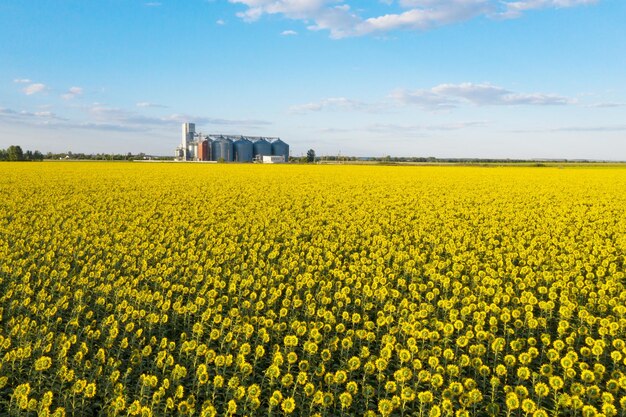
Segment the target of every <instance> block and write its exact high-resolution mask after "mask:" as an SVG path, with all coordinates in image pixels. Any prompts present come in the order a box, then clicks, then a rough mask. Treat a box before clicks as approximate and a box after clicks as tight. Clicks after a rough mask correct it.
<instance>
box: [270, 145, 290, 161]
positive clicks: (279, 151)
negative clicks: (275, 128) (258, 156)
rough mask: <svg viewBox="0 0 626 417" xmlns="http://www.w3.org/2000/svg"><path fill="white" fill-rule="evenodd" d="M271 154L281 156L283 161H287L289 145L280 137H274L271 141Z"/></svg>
mask: <svg viewBox="0 0 626 417" xmlns="http://www.w3.org/2000/svg"><path fill="white" fill-rule="evenodd" d="M272 155H274V156H282V157H284V158H285V162H289V145H287V144H286V143H285V142H283V141H282V140H280V139H276V140H275V141H274V142H272Z"/></svg>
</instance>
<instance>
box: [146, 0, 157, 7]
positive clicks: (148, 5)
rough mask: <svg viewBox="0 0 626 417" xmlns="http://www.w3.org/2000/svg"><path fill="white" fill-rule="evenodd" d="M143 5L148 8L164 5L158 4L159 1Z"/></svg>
mask: <svg viewBox="0 0 626 417" xmlns="http://www.w3.org/2000/svg"><path fill="white" fill-rule="evenodd" d="M143 5H144V6H146V7H160V6H161V5H162V3H161V2H158V1H151V2H148V3H144V4H143Z"/></svg>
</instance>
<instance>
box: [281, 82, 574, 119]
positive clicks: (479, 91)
mask: <svg viewBox="0 0 626 417" xmlns="http://www.w3.org/2000/svg"><path fill="white" fill-rule="evenodd" d="M387 99H388V100H380V101H378V102H375V103H366V102H363V101H358V100H352V99H349V98H346V97H332V98H326V99H323V100H319V101H315V102H310V103H306V104H300V105H296V106H292V107H290V108H289V112H290V113H295V114H306V113H312V112H320V111H324V110H343V111H365V112H372V113H380V112H385V111H389V110H392V109H394V108H398V107H405V106H416V107H419V108H421V109H422V110H427V111H439V110H449V109H453V108H456V107H461V106H463V105H474V106H514V105H528V106H558V105H568V104H574V103H575V102H576V101H575V100H573V99H570V98H568V97H564V96H559V95H556V94H545V93H516V92H513V91H509V90H507V89H504V88H502V87H498V86H494V85H492V84H488V83H483V84H474V83H461V84H440V85H437V86H435V87H432V88H430V89H418V90H407V89H398V90H395V91H392V92H391V93H390V94H389V95H388V96H387Z"/></svg>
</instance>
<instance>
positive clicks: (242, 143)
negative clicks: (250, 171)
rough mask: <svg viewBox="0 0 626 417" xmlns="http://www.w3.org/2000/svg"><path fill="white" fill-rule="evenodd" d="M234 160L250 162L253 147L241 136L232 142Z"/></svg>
mask: <svg viewBox="0 0 626 417" xmlns="http://www.w3.org/2000/svg"><path fill="white" fill-rule="evenodd" d="M233 150H234V155H235V157H234V160H235V161H236V162H252V157H253V153H252V152H253V150H254V146H253V145H252V142H250V141H249V140H248V139H246V138H244V137H243V136H242V137H241V138H239V139H237V140H236V141H235V142H233Z"/></svg>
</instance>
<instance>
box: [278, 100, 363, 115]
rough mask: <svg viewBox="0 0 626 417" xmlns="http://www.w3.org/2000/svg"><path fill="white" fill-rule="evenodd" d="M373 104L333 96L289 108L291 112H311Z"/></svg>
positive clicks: (353, 108)
mask: <svg viewBox="0 0 626 417" xmlns="http://www.w3.org/2000/svg"><path fill="white" fill-rule="evenodd" d="M371 107H373V105H370V104H367V103H364V102H362V101H358V100H352V99H349V98H346V97H331V98H326V99H323V100H320V101H316V102H310V103H306V104H299V105H296V106H292V107H290V108H289V112H290V113H299V114H302V113H310V112H319V111H322V110H348V111H354V110H367V109H369V108H371Z"/></svg>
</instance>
